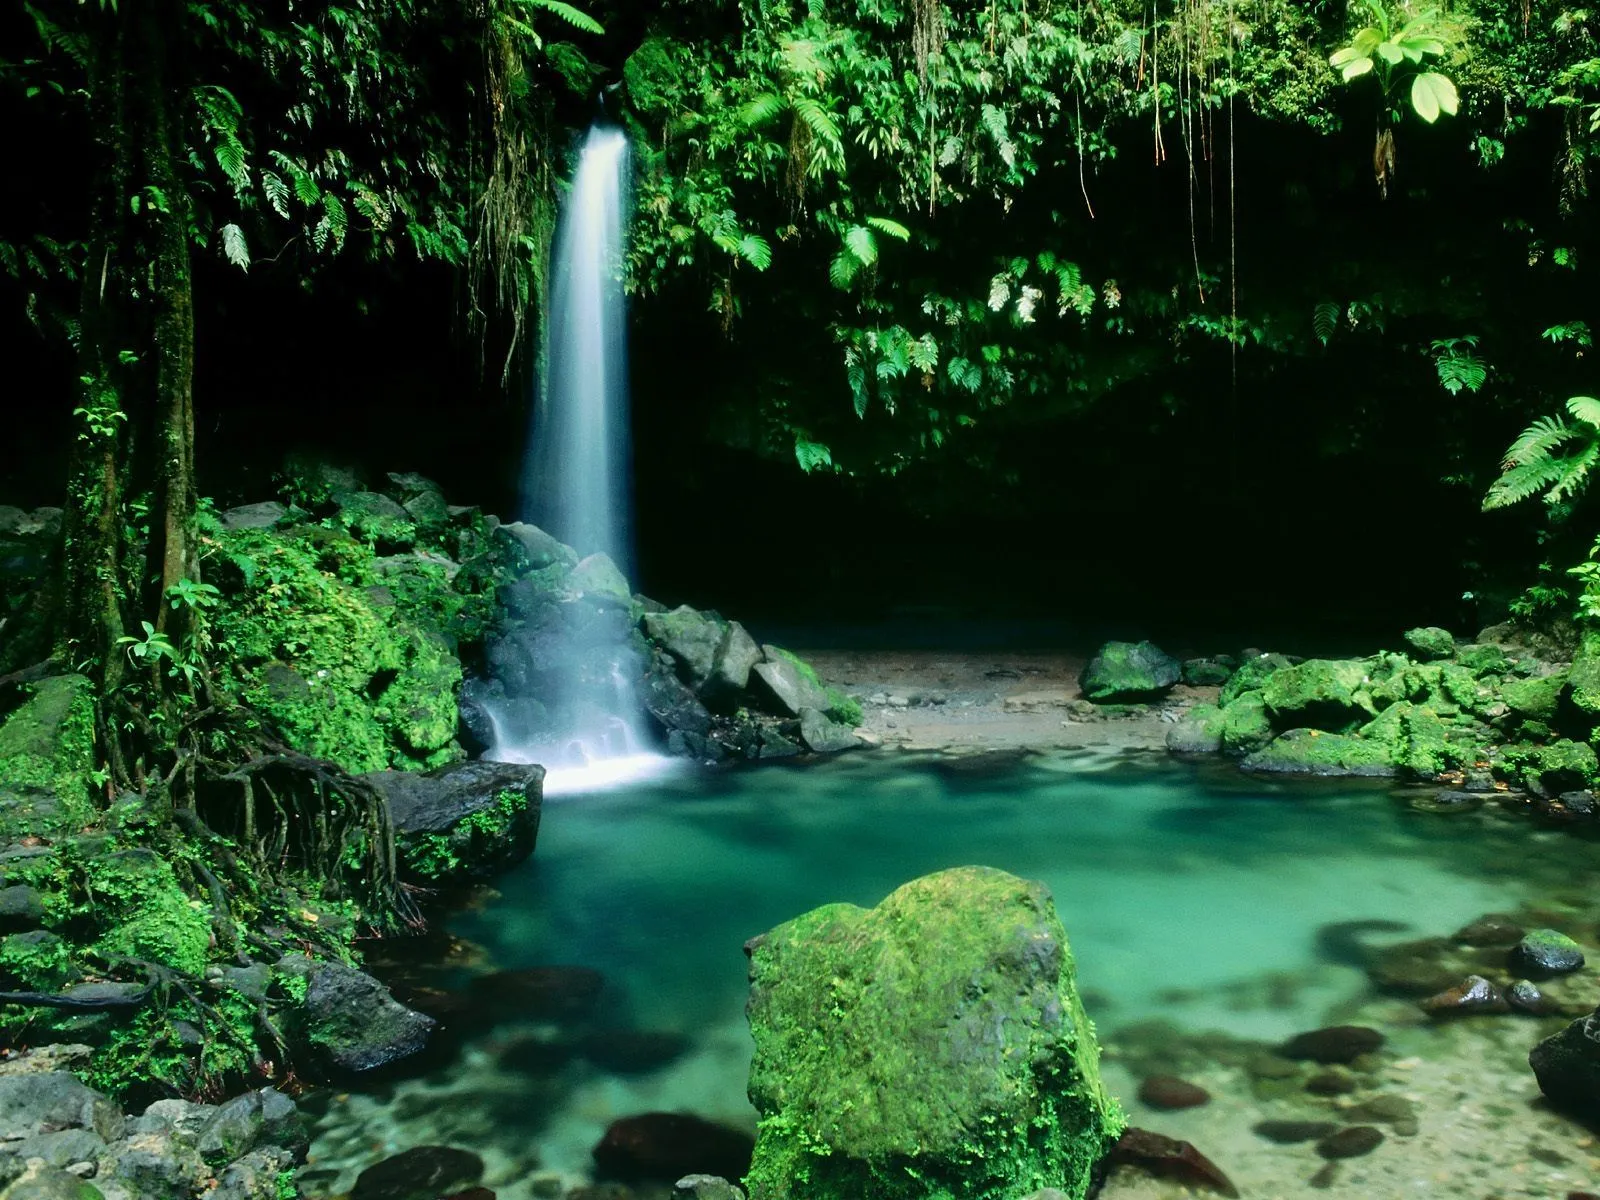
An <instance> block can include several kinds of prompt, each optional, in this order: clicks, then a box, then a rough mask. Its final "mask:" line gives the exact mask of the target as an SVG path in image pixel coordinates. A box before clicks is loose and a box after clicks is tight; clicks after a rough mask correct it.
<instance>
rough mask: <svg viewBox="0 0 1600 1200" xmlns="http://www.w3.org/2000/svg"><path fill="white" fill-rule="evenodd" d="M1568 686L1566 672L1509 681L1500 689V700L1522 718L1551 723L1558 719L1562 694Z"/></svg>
mask: <svg viewBox="0 0 1600 1200" xmlns="http://www.w3.org/2000/svg"><path fill="white" fill-rule="evenodd" d="M1566 686H1567V673H1566V672H1565V671H1558V672H1557V673H1556V674H1554V675H1540V676H1536V677H1535V678H1532V679H1508V680H1506V682H1505V683H1504V684H1503V685H1502V686H1501V688H1500V699H1501V700H1503V701H1505V704H1506V707H1507V708H1509V709H1510V710H1511V711H1512V712H1514V713H1516V714H1517V715H1518V716H1520V717H1529V718H1532V719H1533V720H1535V721H1544V722H1546V723H1549V722H1551V721H1554V720H1555V718H1556V712H1557V711H1558V709H1559V708H1560V705H1561V693H1562V690H1563V689H1564V688H1565V687H1566Z"/></svg>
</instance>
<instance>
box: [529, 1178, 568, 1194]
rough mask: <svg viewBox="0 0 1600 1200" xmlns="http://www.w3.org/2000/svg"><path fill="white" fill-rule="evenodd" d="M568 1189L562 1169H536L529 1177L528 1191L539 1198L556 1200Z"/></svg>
mask: <svg viewBox="0 0 1600 1200" xmlns="http://www.w3.org/2000/svg"><path fill="white" fill-rule="evenodd" d="M566 1189H567V1181H566V1180H565V1179H564V1178H563V1177H562V1175H561V1172H560V1171H535V1172H534V1173H533V1174H532V1175H530V1176H529V1177H528V1192H529V1194H530V1195H533V1196H537V1197H538V1198H539V1200H556V1198H557V1197H558V1196H560V1195H561V1193H562V1192H564V1191H566Z"/></svg>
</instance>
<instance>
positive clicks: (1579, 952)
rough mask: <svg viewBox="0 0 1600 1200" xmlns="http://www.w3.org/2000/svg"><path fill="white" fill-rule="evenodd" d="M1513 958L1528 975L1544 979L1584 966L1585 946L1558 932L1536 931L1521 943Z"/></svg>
mask: <svg viewBox="0 0 1600 1200" xmlns="http://www.w3.org/2000/svg"><path fill="white" fill-rule="evenodd" d="M1512 959H1513V962H1514V963H1515V965H1516V966H1518V967H1520V968H1521V969H1522V970H1523V971H1525V972H1526V973H1527V974H1529V975H1531V976H1532V977H1533V978H1535V979H1542V978H1547V977H1548V976H1551V975H1564V974H1566V973H1567V972H1568V971H1576V970H1577V969H1578V968H1579V967H1581V966H1583V947H1581V946H1579V945H1578V943H1577V942H1575V941H1573V940H1572V939H1571V938H1569V937H1568V936H1567V935H1566V934H1564V933H1558V932H1557V931H1556V930H1554V929H1535V930H1533V931H1532V932H1531V933H1528V934H1525V935H1524V936H1523V938H1522V940H1521V941H1520V942H1518V943H1517V946H1516V949H1515V950H1513V951H1512Z"/></svg>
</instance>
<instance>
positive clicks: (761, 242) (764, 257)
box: [739, 233, 772, 271]
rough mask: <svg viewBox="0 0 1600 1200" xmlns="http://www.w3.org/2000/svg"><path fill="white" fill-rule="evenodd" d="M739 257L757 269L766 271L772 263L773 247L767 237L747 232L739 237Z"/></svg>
mask: <svg viewBox="0 0 1600 1200" xmlns="http://www.w3.org/2000/svg"><path fill="white" fill-rule="evenodd" d="M739 257H740V258H742V259H744V261H745V262H747V263H749V264H750V265H751V266H752V267H754V268H755V269H756V270H758V271H765V270H766V269H767V268H768V267H770V266H771V265H772V247H771V246H770V245H769V244H768V243H767V239H766V238H764V237H761V236H760V235H758V234H754V233H747V234H745V235H744V237H742V238H741V239H739Z"/></svg>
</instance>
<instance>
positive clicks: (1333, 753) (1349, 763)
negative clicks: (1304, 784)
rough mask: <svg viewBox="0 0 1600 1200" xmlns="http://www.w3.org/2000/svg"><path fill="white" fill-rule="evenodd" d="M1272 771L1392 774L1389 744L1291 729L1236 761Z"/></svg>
mask: <svg viewBox="0 0 1600 1200" xmlns="http://www.w3.org/2000/svg"><path fill="white" fill-rule="evenodd" d="M1240 766H1242V767H1243V768H1244V769H1245V770H1246V771H1260V772H1262V773H1264V774H1273V775H1318V776H1330V777H1337V776H1347V775H1349V776H1374V777H1384V776H1389V775H1393V774H1395V771H1396V769H1395V765H1394V762H1393V761H1392V759H1391V758H1390V756H1389V747H1388V746H1387V745H1385V744H1384V743H1382V742H1373V741H1368V740H1366V739H1364V738H1359V737H1353V736H1350V735H1347V734H1342V733H1325V732H1323V731H1322V730H1319V729H1291V730H1289V731H1288V732H1287V733H1283V734H1280V735H1279V736H1278V737H1276V738H1274V739H1273V740H1272V741H1271V742H1269V743H1268V744H1267V745H1265V746H1263V747H1262V748H1261V749H1260V750H1257V751H1256V752H1255V753H1253V754H1251V755H1249V756H1247V757H1246V758H1245V760H1244V761H1243V762H1242V763H1241V764H1240Z"/></svg>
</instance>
